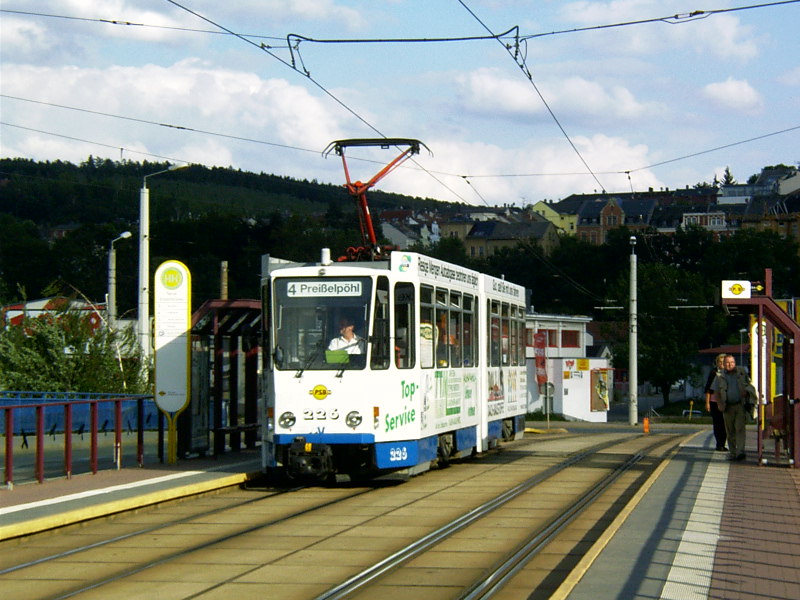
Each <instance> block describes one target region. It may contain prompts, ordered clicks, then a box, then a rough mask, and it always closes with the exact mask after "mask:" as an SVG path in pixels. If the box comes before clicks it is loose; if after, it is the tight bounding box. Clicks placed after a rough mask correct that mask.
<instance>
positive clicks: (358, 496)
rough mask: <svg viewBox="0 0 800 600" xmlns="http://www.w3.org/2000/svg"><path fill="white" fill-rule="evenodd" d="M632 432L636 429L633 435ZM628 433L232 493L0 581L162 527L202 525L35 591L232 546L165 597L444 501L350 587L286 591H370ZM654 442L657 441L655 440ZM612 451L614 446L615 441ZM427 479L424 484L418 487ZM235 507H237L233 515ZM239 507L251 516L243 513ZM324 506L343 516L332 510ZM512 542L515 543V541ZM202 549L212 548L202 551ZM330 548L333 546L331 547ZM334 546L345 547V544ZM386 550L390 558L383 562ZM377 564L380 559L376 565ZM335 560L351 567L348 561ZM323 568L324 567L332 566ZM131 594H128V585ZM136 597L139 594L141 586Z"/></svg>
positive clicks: (87, 584) (105, 586)
mask: <svg viewBox="0 0 800 600" xmlns="http://www.w3.org/2000/svg"><path fill="white" fill-rule="evenodd" d="M640 437H641V436H635V439H639V438H640ZM630 440H631V436H627V438H625V439H624V441H622V442H621V441H620V436H616V437H614V436H606V438H604V439H603V441H602V442H601V443H590V444H588V443H587V444H586V447H585V448H584V449H582V450H580V451H578V452H572V453H564V452H562V451H560V450H559V449H558V448H555V449H553V450H547V449H546V445H543V444H541V443H540V444H534V445H528V444H527V443H525V442H526V440H523V441H520V442H517V443H514V444H509V445H508V450H507V451H506V452H505V455H506V456H505V457H503V452H500V453H498V454H497V455H496V457H494V458H491V459H489V460H478V461H475V464H471V463H469V462H468V463H467V464H466V465H465V467H464V468H461V469H459V467H460V465H456V466H455V469H459V470H458V471H456V470H454V469H453V468H451V469H445V470H443V471H441V472H438V473H433V474H432V475H431V476H423V477H421V478H414V479H412V480H410V481H409V482H406V483H404V484H402V485H399V486H396V487H393V488H391V489H389V488H387V487H385V486H384V487H380V486H378V487H372V488H343V489H342V488H339V489H336V488H329V489H325V488H316V489H310V490H309V489H306V490H301V489H299V488H297V489H293V490H286V491H287V492H289V491H291V492H293V493H280V494H271V495H270V496H268V497H263V496H260V497H259V498H257V499H256V498H249V499H247V500H246V501H238V502H236V503H234V504H235V506H234V504H232V505H231V506H228V507H223V506H220V507H217V508H215V509H213V510H206V511H202V512H198V513H197V514H195V515H189V516H186V517H184V518H181V519H178V520H175V521H174V522H172V523H163V524H159V525H153V526H150V527H143V528H140V529H138V530H136V531H130V532H127V533H126V534H124V535H121V536H113V537H112V538H109V539H107V540H101V541H98V542H93V543H91V544H85V545H83V546H80V547H78V546H76V547H73V548H70V549H68V550H66V551H64V552H60V553H51V554H49V555H47V556H41V557H39V558H37V559H36V560H29V561H25V562H22V563H19V564H17V565H14V566H12V567H6V568H4V569H2V570H0V581H2V580H3V579H9V578H14V577H20V576H21V577H31V576H32V577H33V578H34V579H35V578H37V577H41V575H37V574H35V572H37V570H38V569H47V568H48V566H52V565H61V566H62V567H63V566H64V565H72V564H83V563H86V562H92V556H94V555H97V553H98V552H100V553H102V552H103V551H104V549H108V550H107V552H108V553H109V554H114V553H121V554H125V553H126V551H125V550H124V548H123V547H125V548H130V547H133V548H135V549H136V552H137V553H142V554H149V553H145V552H144V551H143V550H142V548H143V547H144V546H148V545H154V546H158V541H159V540H168V539H169V536H170V535H171V534H170V532H171V531H172V532H175V531H180V530H182V529H187V528H188V529H189V530H191V531H192V532H194V531H198V532H200V531H202V533H201V534H198V535H197V537H196V539H193V540H192V539H191V535H189V538H190V539H189V540H188V541H187V543H184V542H183V541H181V543H180V544H177V543H176V544H175V546H176V547H175V548H172V547H166V548H164V549H163V551H162V552H160V553H155V554H154V555H153V556H152V557H151V558H150V559H144V560H138V561H135V562H132V563H131V564H124V565H123V564H121V565H117V568H114V567H113V565H112V567H111V568H110V569H108V571H109V572H108V573H107V574H106V575H105V576H99V575H97V574H96V575H93V576H87V577H86V578H85V579H83V580H82V582H78V581H66V582H64V584H65V587H64V588H62V589H61V591H55V592H54V593H50V594H47V595H44V596H42V595H37V596H35V597H37V598H38V597H47V598H59V599H61V598H72V597H76V596H78V595H81V597H84V595H86V594H88V596H85V597H95V596H96V597H109V595H114V594H115V593H116V592H115V590H117V589H118V586H120V585H122V586H125V585H127V586H128V588H127V589H129V588H130V581H132V580H136V581H139V580H142V581H144V580H146V581H150V580H153V579H154V580H157V581H161V580H163V578H164V577H167V576H166V575H163V574H162V573H166V572H167V571H169V570H170V569H174V568H175V567H174V565H178V567H182V566H185V565H184V563H186V562H188V563H191V564H197V563H198V562H199V564H201V565H205V564H208V562H213V561H214V560H218V558H217V559H215V558H213V557H220V556H223V555H224V556H225V557H226V560H227V557H229V556H230V555H231V554H232V553H236V552H239V550H240V549H241V555H242V561H243V562H242V563H239V565H238V567H237V568H235V569H231V571H230V572H229V573H225V574H223V576H219V577H213V578H212V577H211V575H210V574H209V579H213V581H210V580H209V581H204V582H203V583H202V584H200V583H198V585H196V586H189V587H191V588H192V590H193V591H189V592H181V593H177V594H174V597H182V598H191V597H195V596H196V595H198V596H199V595H201V594H205V593H207V592H209V591H213V590H217V591H220V590H227V589H229V588H228V586H232V585H233V586H235V585H237V583H238V582H239V581H242V580H250V579H254V578H256V579H257V578H258V577H259V576H260V573H262V572H273V570H274V569H275V568H276V567H277V568H280V565H284V570H285V569H286V568H287V567H286V565H292V566H291V567H288V568H295V567H294V565H295V564H298V565H299V564H301V563H304V562H305V560H306V559H307V558H311V557H314V556H320V555H324V552H325V551H324V550H320V549H321V548H323V547H326V548H327V547H336V546H337V545H338V547H341V548H342V549H343V550H344V549H345V548H348V547H350V546H353V544H352V542H353V541H354V540H358V539H364V538H367V540H368V542H369V541H370V540H371V539H372V538H371V536H376V534H375V531H376V529H377V530H380V529H381V526H382V524H383V523H384V522H387V521H389V522H391V521H392V519H396V516H397V515H416V514H417V513H418V512H421V513H425V511H426V510H428V509H426V508H424V506H425V505H426V503H427V504H428V505H431V506H440V505H441V506H442V507H445V506H446V510H445V509H439V508H437V509H436V510H435V511H434V512H441V513H442V515H443V516H444V517H447V518H446V521H447V522H446V523H444V524H442V525H440V526H438V527H432V526H422V525H420V526H419V527H415V528H413V531H414V532H415V533H414V535H415V536H416V539H415V540H414V542H413V543H412V544H404V545H403V547H408V546H413V547H414V549H413V550H403V551H402V552H401V549H400V548H399V547H397V545H396V544H395V545H394V546H393V545H392V544H387V545H386V548H385V549H384V548H383V547H380V548H374V549H372V548H370V549H369V552H367V551H366V550H365V551H363V553H364V554H365V555H366V554H369V555H370V556H372V555H376V556H377V555H380V554H383V557H382V558H381V559H380V560H376V561H374V563H373V564H372V566H371V567H370V568H367V569H362V571H370V572H371V573H372V576H370V577H367V578H366V583H362V584H360V585H358V586H356V587H352V588H350V589H348V590H347V591H344V590H343V589H341V590H340V591H339V592H338V593H339V594H340V595H326V594H328V592H323V595H319V594H318V593H317V592H314V593H309V592H308V591H298V594H297V595H294V596H293V595H292V594H289V595H288V596H286V597H298V598H301V597H302V598H311V597H318V598H334V597H345V596H347V597H352V596H353V595H361V596H363V597H369V595H370V593H371V592H369V591H368V590H369V589H371V586H374V585H381V583H380V582H381V581H382V580H384V579H385V578H386V577H387V576H388V575H390V574H391V573H393V572H396V571H397V570H398V569H400V568H402V565H403V564H406V563H409V562H411V561H413V560H415V559H416V558H418V557H420V556H423V555H424V554H425V552H429V551H435V549H436V547H437V546H439V545H440V544H442V543H443V542H444V541H446V540H448V539H451V538H452V537H453V536H455V535H457V534H458V532H460V531H465V530H468V529H469V528H471V527H474V526H476V524H477V523H480V521H481V520H485V519H486V518H487V516H488V515H491V514H492V513H493V512H494V511H496V510H498V509H499V508H500V507H502V506H504V505H507V504H512V503H513V502H514V501H515V498H517V497H519V496H524V495H525V494H526V493H529V492H530V491H531V490H534V489H537V488H539V487H541V486H542V485H544V482H546V481H548V480H552V479H554V478H556V476H557V474H558V473H562V472H564V471H565V470H568V469H570V468H574V467H577V466H579V465H580V464H582V463H585V462H586V461H591V460H592V457H597V456H600V455H602V453H603V452H610V451H611V450H613V449H614V444H617V445H619V444H620V443H622V444H623V446H624V444H625V443H630ZM661 443H665V442H664V441H662V442H661ZM621 452H622V450H620V453H621ZM517 454H519V456H524V457H528V458H527V460H530V457H535V463H536V465H537V468H538V472H536V473H534V474H533V475H532V476H529V475H527V474H526V476H525V477H520V481H519V482H518V483H516V484H513V485H512V479H513V477H516V476H518V474H519V473H518V471H519V470H520V469H519V468H516V469H515V463H516V461H517V459H518V458H519V457H518V456H517ZM523 462H524V461H523ZM525 468H528V463H526V464H525ZM454 473H459V474H458V476H457V477H455V479H453V477H452V475H453V474H454ZM493 478H495V479H499V480H501V481H506V485H505V487H506V489H505V490H503V491H502V492H500V493H494V492H493V493H492V497H491V498H490V499H488V500H487V501H485V502H483V503H476V505H475V506H474V507H472V508H470V507H466V506H464V507H450V506H448V505H449V504H450V503H451V501H449V500H445V498H446V497H447V496H448V489H451V488H452V487H453V486H454V485H455V484H452V481H447V480H448V479H453V480H455V481H457V482H458V483H457V485H458V486H462V487H464V486H466V487H467V488H470V487H472V488H475V489H476V490H477V489H480V488H482V487H483V486H484V485H486V484H484V483H482V482H484V481H488V480H490V479H493ZM412 484H414V485H412ZM426 487H429V488H430V489H427V490H426V489H425V488H426ZM490 487H491V486H490ZM501 487H502V486H501ZM417 488H419V489H417ZM319 496H326V497H327V498H326V500H325V501H324V502H319ZM476 497H477V494H476ZM315 498H316V499H315ZM298 503H300V504H303V507H302V508H300V509H298V508H297V507H296V506H292V505H296V504H298ZM437 503H438V504H437ZM365 507H368V508H369V510H368V511H365ZM467 509H468V510H467ZM238 513H243V514H242V515H240V516H238V517H237V516H236V515H237V514H238ZM451 513H452V514H453V516H452V517H449V516H448V515H450V514H451ZM456 513H458V514H456ZM248 514H249V515H252V516H250V517H248V516H247V515H248ZM331 515H342V516H341V517H335V516H334V517H331ZM237 518H239V519H241V522H244V521H248V523H247V525H246V526H244V527H243V526H241V522H240V523H239V526H238V527H230V528H227V529H224V530H223V529H219V530H215V531H213V532H211V531H210V529H211V528H212V527H211V524H212V523H215V522H217V521H220V520H221V521H235V520H236V519H237ZM331 519H333V521H337V520H338V521H341V524H337V525H335V526H333V525H330V524H329V523H331ZM406 520H407V521H411V522H416V521H419V522H423V521H424V522H427V521H428V520H429V521H431V522H432V523H433V522H435V521H436V520H437V519H435V518H433V516H431V515H428V517H425V518H424V519H421V518H419V517H416V516H414V517H406ZM315 524H316V525H315ZM426 527H427V529H428V531H427V533H425V534H424V535H417V533H418V532H419V531H420V530H422V529H424V528H426ZM385 530H386V531H387V533H391V531H390V528H385ZM298 531H299V532H302V535H295V536H293V535H291V534H290V533H287V532H298ZM175 535H181V536H183V535H186V534H185V533H180V534H177V533H176V534H175ZM387 541H391V540H387ZM191 542H194V543H191ZM281 545H283V547H282V548H280V546H281ZM355 545H358V544H355ZM364 545H365V546H369V545H370V544H369V543H365V544H364ZM518 545H519V544H516V546H518ZM377 546H381V544H377ZM250 548H252V549H257V550H256V551H255V552H252V551H249V550H247V549H250ZM111 549H113V550H111ZM321 553H322V554H321ZM204 554H205V555H208V556H211V557H212V558H202V555H204ZM256 555H258V556H256ZM331 555H335V552H334V553H332V554H331ZM340 555H341V556H344V551H343V552H341V553H340ZM355 555H356V551H351V553H350V554H349V555H348V556H349V557H351V558H352V557H353V556H355ZM401 555H402V556H401ZM387 557H388V558H387ZM392 557H395V558H398V559H399V560H398V562H395V563H394V564H391V566H390V563H391V562H392V561H391V560H390V559H392ZM352 560H353V561H354V560H355V559H354V558H353V559H352ZM204 561H208V562H204ZM381 564H383V566H384V567H385V568H382V567H380V566H377V565H381ZM171 565H173V566H171ZM309 569H311V567H309ZM208 570H209V571H210V570H211V569H210V568H209V569H208ZM339 570H342V571H347V570H351V571H352V569H351V568H350V567H347V568H343V569H339ZM482 571H484V576H485V569H483V570H482ZM182 572H183V569H182V568H178V569H177V573H176V574H175V575H174V577H175V578H179V577H180V573H182ZM193 572H194V571H193ZM337 572H338V570H337ZM309 573H311V571H309ZM194 577H195V578H196V577H197V576H196V575H194ZM330 577H333V575H331V576H330ZM355 577H356V574H351V575H350V576H349V577H341V578H340V579H339V581H347V580H350V579H354V578H355ZM484 578H485V577H484ZM289 587H295V588H298V587H299V588H303V590H306V589H307V590H322V589H323V588H325V587H327V588H330V589H335V588H337V587H341V586H333V587H331V586H324V584H323V583H317V582H314V581H309V582H302V583H297V584H290V585H289ZM119 589H124V588H119ZM364 594H366V595H364ZM31 597H33V596H31ZM132 597H136V595H134V596H132ZM141 597H148V596H147V595H146V594H145V595H142V596H141ZM221 597H222V596H221ZM282 597H283V596H282ZM475 597H484V596H475Z"/></svg>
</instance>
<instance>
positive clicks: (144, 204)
mask: <svg viewBox="0 0 800 600" xmlns="http://www.w3.org/2000/svg"><path fill="white" fill-rule="evenodd" d="M147 177H148V176H147V175H146V176H145V177H144V180H143V183H142V189H141V190H140V192H139V345H140V346H141V347H142V358H143V360H144V361H145V363H147V362H148V360H149V358H150V282H149V280H150V190H148V189H147Z"/></svg>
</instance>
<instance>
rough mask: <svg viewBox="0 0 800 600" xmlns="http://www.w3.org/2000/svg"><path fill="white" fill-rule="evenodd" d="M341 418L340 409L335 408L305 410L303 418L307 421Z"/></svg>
mask: <svg viewBox="0 0 800 600" xmlns="http://www.w3.org/2000/svg"><path fill="white" fill-rule="evenodd" d="M338 418H339V411H338V410H336V409H335V408H334V409H333V410H330V411H325V410H310V409H307V410H304V411H303V419H305V420H306V421H328V420H331V421H335V420H336V419H338Z"/></svg>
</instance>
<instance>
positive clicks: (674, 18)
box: [0, 0, 800, 203]
mask: <svg viewBox="0 0 800 600" xmlns="http://www.w3.org/2000/svg"><path fill="white" fill-rule="evenodd" d="M167 1H168V2H170V3H171V4H173V5H175V6H176V7H178V8H180V9H182V10H184V11H186V12H188V13H190V14H192V15H194V16H196V17H197V18H200V19H202V20H204V21H205V22H207V23H210V24H212V25H213V26H214V27H216V28H218V30H200V29H191V28H181V27H173V26H164V25H150V24H144V23H134V22H131V21H124V20H116V19H90V18H84V17H71V16H64V15H53V14H47V13H38V12H30V11H16V10H10V9H0V12H4V13H12V14H24V15H31V16H41V17H48V18H62V19H71V20H79V21H89V22H98V23H107V24H112V25H128V26H139V27H152V28H161V29H175V30H179V31H188V32H196V33H210V34H220V33H222V34H226V35H231V36H234V37H238V38H240V39H242V40H243V41H245V42H247V43H249V44H251V45H253V46H255V47H257V48H259V49H261V50H263V51H265V52H267V53H268V54H269V55H270V56H272V57H273V58H275V59H276V60H278V61H279V62H281V63H283V64H284V65H286V66H288V67H290V68H292V69H293V70H295V71H297V72H298V73H301V74H302V75H304V76H305V77H307V78H308V79H309V80H310V81H311V82H312V83H313V84H314V85H316V86H317V87H318V88H319V89H321V90H322V91H323V92H324V93H325V94H327V95H328V96H330V97H331V98H332V99H334V100H335V101H336V102H337V103H338V104H340V105H341V106H343V107H344V108H345V109H346V110H348V112H350V113H351V114H353V115H354V116H355V117H356V118H358V119H359V120H361V121H362V122H363V123H365V124H366V125H367V126H368V127H370V128H371V129H372V130H373V131H375V132H376V133H378V134H379V135H381V137H385V136H384V135H383V134H382V133H381V132H379V131H378V130H377V129H376V128H374V127H373V126H372V125H370V124H369V123H367V122H366V121H365V120H364V119H363V118H361V117H360V116H359V115H358V114H357V113H355V111H354V110H352V109H350V108H349V107H348V106H347V105H346V104H344V103H343V102H342V101H341V100H339V99H338V98H337V97H335V96H334V95H333V94H332V93H331V92H329V91H328V90H327V89H326V88H324V87H323V86H322V85H321V84H320V83H318V82H317V81H316V80H314V79H313V78H312V77H311V76H310V73H308V72H307V70H305V67H304V68H303V69H299V68H297V67H296V65H294V64H293V60H292V61H285V60H284V59H282V58H280V57H279V56H277V55H276V54H274V53H273V52H272V50H274V49H275V48H276V46H269V45H266V44H264V43H256V42H254V41H253V40H251V39H248V38H253V39H273V40H282V39H283V38H280V37H277V36H260V35H255V34H240V33H236V32H234V31H232V30H230V29H228V28H226V27H223V26H222V25H220V24H219V23H216V22H214V21H212V20H211V19H208V18H206V17H204V16H203V15H200V14H199V13H197V12H196V11H193V10H191V9H189V8H187V7H185V6H183V5H181V4H180V3H178V2H175V1H173V0H167ZM798 2H800V0H784V1H778V2H769V3H762V4H754V5H748V6H742V7H734V8H727V9H711V10H698V11H692V12H690V13H683V14H675V15H671V16H667V17H658V18H651V19H642V20H637V21H627V22H622V23H614V24H607V25H596V26H591V27H585V28H575V29H569V30H562V31H553V32H547V33H540V34H531V35H520V34H519V30H518V28H517V27H513V28H511V29H509V30H507V31H505V32H503V33H501V34H494V33H493V32H491V30H490V29H489V28H488V27H487V26H486V25H485V24H484V23H483V22H482V21H481V20H480V19H479V18H478V17H477V15H475V14H474V12H472V11H471V10H470V9H469V8H468V7H467V6H466V5H465V4H464V2H461V4H462V6H464V8H465V9H466V10H467V11H468V12H469V13H470V14H471V15H472V16H473V17H474V18H475V19H476V20H477V21H478V22H479V23H480V24H481V25H482V26H483V27H484V28H485V29H486V30H487V31H488V32H489V33H490V35H488V36H458V37H445V38H394V39H393V38H383V39H358V40H347V39H315V38H310V37H306V36H302V35H299V34H289V35H288V36H287V38H286V39H287V44H289V40H290V38H291V39H296V40H297V42H296V43H297V44H299V42H300V41H308V42H314V43H378V42H382V43H422V42H456V41H472V40H491V39H496V40H497V41H498V42H500V43H503V44H504V47H506V49H507V51H508V52H509V53H510V54H511V48H512V47H513V48H514V52H515V53H519V54H520V55H521V56H520V57H519V58H517V57H516V56H514V57H515V61H516V62H517V64H518V65H519V66H520V68H521V69H522V70H523V72H524V73H525V74H526V77H528V79H529V81H530V82H531V84H532V85H533V87H534V89H535V90H536V91H537V93H538V94H539V96H540V98H542V101H543V102H544V104H545V106H546V107H547V109H548V111H550V114H551V116H552V117H553V118H554V119H555V121H556V123H557V124H558V125H559V127H560V128H561V131H562V133H563V134H564V135H565V137H567V139H568V140H569V142H570V144H571V145H572V147H573V149H574V150H576V152H577V148H575V146H574V144H572V142H571V140H570V139H569V136H568V135H567V134H566V131H564V129H563V127H561V125H560V122H559V121H558V120H557V118H555V115H554V114H553V112H552V110H550V107H549V105H548V104H547V103H546V101H545V99H544V98H543V96H542V94H541V92H540V91H539V90H538V87H537V86H536V84H535V82H534V81H533V79H532V76H531V75H530V71H529V70H528V69H527V66H526V65H525V58H526V57H525V56H524V54H523V53H525V52H526V46H525V44H524V42H525V41H527V40H529V39H533V38H537V37H542V36H546V35H556V34H564V33H574V32H582V31H589V30H597V29H607V28H612V27H624V26H630V25H640V24H645V23H654V22H667V23H670V24H680V23H684V22H688V21H689V20H694V19H696V18H700V17H701V16H711V15H714V14H719V13H726V12H734V11H742V10H751V9H757V8H766V7H772V6H779V5H785V4H795V3H798ZM512 32H516V33H515V35H514V36H513V39H514V40H515V41H514V42H513V44H512V43H510V42H509V43H506V42H503V39H504V38H505V37H506V36H508V35H509V34H511V33H512ZM521 42H523V43H521ZM289 46H291V44H289ZM289 49H290V52H291V47H290V48H289ZM3 96H5V95H3ZM5 97H11V98H14V97H13V96H5ZM17 99H20V100H25V101H30V102H38V101H35V100H28V99H23V98H17ZM39 103H41V104H45V105H48V104H50V103H46V102H39ZM53 106H60V107H61V108H69V109H71V110H82V111H84V112H88V113H94V114H99V115H105V116H113V117H115V118H120V119H127V120H130V121H138V122H142V123H148V124H153V125H159V126H162V127H169V128H174V129H183V130H187V131H192V132H196V133H201V134H205V135H214V136H219V137H224V138H229V139H234V140H240V141H246V142H253V143H258V144H264V145H270V146H275V147H283V148H287V149H294V150H299V151H304V152H317V150H311V149H306V148H300V147H296V146H290V145H284V144H278V143H273V142H267V141H264V140H256V139H253V138H246V137H241V136H235V135H228V134H224V133H218V132H212V131H206V130H202V129H196V128H191V127H185V126H179V125H170V124H167V123H156V122H153V121H147V120H143V119H135V118H131V117H124V116H120V115H110V114H108V113H101V112H99V111H90V110H86V109H76V108H74V107H66V106H63V105H54V104H53ZM8 125H9V126H13V127H20V128H23V129H25V128H24V127H21V126H17V125H11V124H8ZM796 129H800V125H798V126H793V127H790V128H787V129H783V130H780V131H776V132H772V133H768V134H764V135H761V136H756V137H753V138H748V139H746V140H741V141H738V142H733V143H731V144H726V145H723V146H717V147H715V148H711V149H708V150H703V151H700V152H695V153H691V154H687V155H683V156H680V157H675V158H672V159H669V160H665V161H661V162H658V163H653V164H650V165H646V166H642V167H637V168H634V169H628V170H622V171H598V172H593V171H592V170H591V169H590V168H589V167H588V165H587V164H586V162H585V161H583V162H584V166H586V167H587V169H588V170H589V172H588V173H584V172H578V173H501V174H454V173H446V172H442V171H436V170H431V169H426V168H424V167H422V166H421V165H419V164H418V163H417V162H416V161H413V162H414V164H416V165H417V168H419V169H420V170H422V171H425V172H426V173H428V174H429V175H430V176H431V177H432V178H433V179H434V180H436V181H437V182H438V183H439V184H440V185H442V186H443V187H444V188H445V189H448V190H449V191H451V192H452V193H453V194H454V195H455V196H456V197H458V198H459V199H462V200H463V198H461V197H460V195H458V194H457V193H456V192H455V191H454V190H452V189H451V188H449V187H448V186H447V185H446V184H445V183H444V182H442V181H441V180H439V179H438V178H437V177H436V175H444V176H451V177H458V178H461V179H462V180H464V181H466V182H467V183H468V184H469V185H470V186H471V188H472V190H473V192H474V193H476V195H478V196H479V198H480V199H481V200H482V201H483V202H484V203H486V200H485V199H484V198H483V197H482V196H481V195H480V194H479V193H478V192H477V190H476V189H475V187H474V186H473V185H472V183H471V182H470V181H469V179H474V178H489V177H492V178H509V177H546V176H547V177H551V176H578V175H590V176H592V177H594V179H595V181H596V182H597V183H598V184H599V185H600V187H601V188H603V187H604V186H603V185H602V183H600V181H599V180H598V179H597V177H596V175H598V174H599V175H610V174H624V175H627V177H628V179H629V182H630V174H631V173H633V172H636V171H641V170H646V169H652V168H655V167H658V166H662V165H665V164H669V163H672V162H677V161H680V160H685V159H688V158H693V157H695V156H700V155H703V154H708V153H711V152H715V151H718V150H722V149H726V148H730V147H733V146H736V145H740V144H745V143H749V142H752V141H757V140H760V139H764V138H767V137H770V136H774V135H779V134H783V133H787V132H790V131H794V130H796ZM39 131H40V132H41V133H45V134H51V135H56V136H60V134H55V133H51V132H45V131H41V130H39ZM61 137H66V138H69V137H70V136H61ZM76 139H77V138H76ZM87 142H88V140H87ZM89 143H94V142H89ZM98 144H99V145H102V146H106V147H114V148H116V146H110V145H108V144H102V143H98ZM141 154H147V153H141ZM153 156H157V155H153ZM578 156H579V157H581V159H582V160H583V157H582V156H581V155H580V153H579V152H578ZM352 158H353V159H354V160H362V161H365V162H375V163H378V162H379V161H371V160H369V159H363V158H358V157H352ZM404 168H412V167H409V166H408V165H406V166H404ZM631 185H632V183H631Z"/></svg>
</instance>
